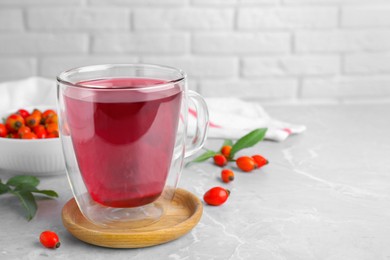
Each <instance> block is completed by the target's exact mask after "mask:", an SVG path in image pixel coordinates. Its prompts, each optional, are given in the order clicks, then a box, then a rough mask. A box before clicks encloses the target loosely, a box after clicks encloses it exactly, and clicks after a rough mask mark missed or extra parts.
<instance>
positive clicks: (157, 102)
mask: <svg viewBox="0 0 390 260" xmlns="http://www.w3.org/2000/svg"><path fill="white" fill-rule="evenodd" d="M164 83H166V82H164V81H161V80H156V79H145V78H118V79H100V80H93V81H83V82H80V83H79V84H82V85H84V86H90V87H86V88H82V87H80V88H77V89H73V88H69V89H68V91H67V92H66V93H65V97H64V103H65V109H66V114H67V122H68V125H69V130H70V131H71V138H72V143H73V146H74V150H75V155H76V158H77V162H78V166H79V168H80V171H81V175H82V177H83V180H84V183H85V185H86V187H87V190H88V192H89V194H90V195H91V197H92V199H93V200H95V201H96V202H98V203H100V204H103V205H105V206H109V207H136V206H141V205H145V204H148V203H151V202H153V201H154V200H155V199H157V198H158V197H159V196H160V194H161V192H162V191H163V189H164V186H165V181H166V178H167V175H168V172H169V169H170V165H171V160H172V155H173V150H174V146H175V139H176V132H177V127H178V120H179V114H180V108H181V99H182V92H181V89H180V87H179V86H174V85H173V84H169V85H165V87H164V85H161V84H164Z"/></svg>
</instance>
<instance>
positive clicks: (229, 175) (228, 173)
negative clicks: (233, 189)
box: [221, 169, 234, 183]
mask: <svg viewBox="0 0 390 260" xmlns="http://www.w3.org/2000/svg"><path fill="white" fill-rule="evenodd" d="M221 179H222V181H223V182H226V183H229V182H231V181H232V180H234V172H233V171H232V170H229V169H224V170H222V172H221Z"/></svg>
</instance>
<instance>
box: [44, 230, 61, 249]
mask: <svg viewBox="0 0 390 260" xmlns="http://www.w3.org/2000/svg"><path fill="white" fill-rule="evenodd" d="M39 241H40V242H41V244H42V245H43V246H45V247H47V248H59V247H60V245H61V243H60V239H59V237H58V235H57V234H56V233H55V232H53V231H50V230H46V231H43V232H42V233H41V235H40V236H39Z"/></svg>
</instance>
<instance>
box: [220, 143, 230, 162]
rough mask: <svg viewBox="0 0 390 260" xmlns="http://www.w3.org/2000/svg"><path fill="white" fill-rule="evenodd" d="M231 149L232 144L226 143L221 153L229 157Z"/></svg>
mask: <svg viewBox="0 0 390 260" xmlns="http://www.w3.org/2000/svg"><path fill="white" fill-rule="evenodd" d="M231 150H232V147H231V146H230V145H224V146H222V148H221V154H222V155H223V156H225V157H226V158H227V159H228V158H229V157H230V152H231Z"/></svg>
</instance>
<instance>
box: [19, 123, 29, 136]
mask: <svg viewBox="0 0 390 260" xmlns="http://www.w3.org/2000/svg"><path fill="white" fill-rule="evenodd" d="M27 133H31V129H30V127H28V126H22V127H21V128H19V130H18V135H19V137H20V138H22V137H23V135H24V134H27Z"/></svg>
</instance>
